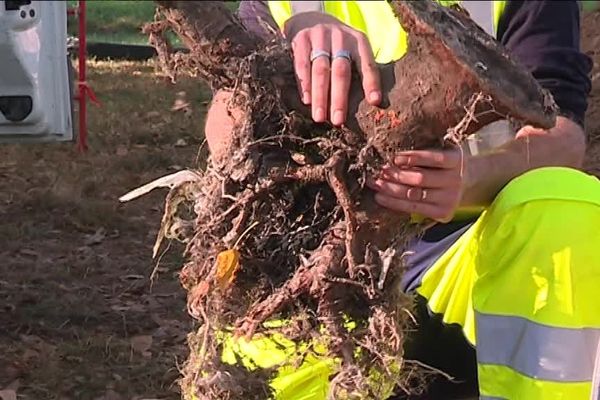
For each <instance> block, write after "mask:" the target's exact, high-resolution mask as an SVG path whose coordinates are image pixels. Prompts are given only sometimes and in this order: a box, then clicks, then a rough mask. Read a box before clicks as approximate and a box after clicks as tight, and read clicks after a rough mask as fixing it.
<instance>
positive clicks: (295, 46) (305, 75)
mask: <svg viewBox="0 0 600 400" xmlns="http://www.w3.org/2000/svg"><path fill="white" fill-rule="evenodd" d="M292 51H293V54H294V69H295V71H296V81H297V82H298V90H299V91H300V98H301V99H302V102H303V103H304V104H306V105H308V104H310V99H311V94H310V93H311V79H310V74H311V65H310V51H311V43H310V34H309V31H308V30H303V31H301V32H299V33H298V34H297V35H296V36H295V37H294V40H293V41H292Z"/></svg>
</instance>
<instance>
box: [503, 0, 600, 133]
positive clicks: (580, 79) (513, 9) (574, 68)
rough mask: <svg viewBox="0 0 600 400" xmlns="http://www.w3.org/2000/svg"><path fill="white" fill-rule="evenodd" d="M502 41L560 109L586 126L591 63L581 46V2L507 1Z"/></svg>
mask: <svg viewBox="0 0 600 400" xmlns="http://www.w3.org/2000/svg"><path fill="white" fill-rule="evenodd" d="M498 40H499V41H500V42H501V43H502V44H503V45H504V46H505V47H506V48H507V49H508V50H509V51H510V53H511V54H512V55H513V57H514V58H515V59H516V60H517V61H519V62H520V63H521V64H523V65H524V66H525V67H526V68H527V69H528V70H529V71H530V72H531V73H532V74H533V76H534V77H535V78H536V79H537V80H538V82H539V83H540V85H541V86H542V87H544V88H545V89H547V90H549V91H550V92H551V93H552V95H553V97H554V100H555V101H556V103H557V105H558V107H559V109H560V113H561V114H562V115H564V116H567V117H569V118H571V119H573V120H574V121H575V122H578V123H579V124H580V125H583V121H584V116H585V112H586V109H587V96H588V95H589V92H590V89H591V82H590V78H589V74H590V71H591V67H592V62H591V60H590V58H589V57H587V56H586V55H585V54H584V53H583V52H582V51H581V49H580V45H579V42H580V9H579V4H578V2H576V1H560V0H554V1H552V0H549V1H533V0H528V1H508V2H507V5H506V9H505V11H504V14H503V15H502V17H501V19H500V21H499V23H498Z"/></svg>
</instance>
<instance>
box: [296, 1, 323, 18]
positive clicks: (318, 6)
mask: <svg viewBox="0 0 600 400" xmlns="http://www.w3.org/2000/svg"><path fill="white" fill-rule="evenodd" d="M291 3H292V15H296V14H300V13H303V12H309V11H320V12H323V11H325V5H324V4H323V2H322V1H291Z"/></svg>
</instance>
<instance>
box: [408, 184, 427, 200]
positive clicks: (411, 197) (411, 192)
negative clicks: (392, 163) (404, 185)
mask: <svg viewBox="0 0 600 400" xmlns="http://www.w3.org/2000/svg"><path fill="white" fill-rule="evenodd" d="M416 190H418V191H419V195H418V196H415V195H414V194H415V191H416ZM424 191H425V190H424V189H421V188H418V187H410V188H408V190H407V191H406V199H407V200H410V201H422V200H423V192H424ZM425 197H427V195H425Z"/></svg>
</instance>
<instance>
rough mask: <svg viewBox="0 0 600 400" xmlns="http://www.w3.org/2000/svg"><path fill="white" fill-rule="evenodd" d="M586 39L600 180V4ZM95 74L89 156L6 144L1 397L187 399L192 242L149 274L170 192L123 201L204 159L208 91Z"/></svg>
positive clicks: (97, 70)
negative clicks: (182, 279) (188, 254)
mask: <svg viewBox="0 0 600 400" xmlns="http://www.w3.org/2000/svg"><path fill="white" fill-rule="evenodd" d="M582 39H583V41H582V45H583V49H584V50H585V51H586V52H587V53H588V54H589V55H590V56H591V57H592V58H593V60H594V61H595V64H596V65H595V66H594V70H593V72H592V79H593V88H592V93H591V96H590V109H589V113H588V119H587V127H586V130H587V133H588V136H589V139H590V147H589V151H588V157H587V161H586V169H587V170H588V171H590V172H591V173H593V174H595V175H597V176H600V12H595V13H590V14H587V15H586V16H585V17H584V23H583V35H582ZM89 82H90V84H91V86H92V87H93V88H94V89H95V90H96V93H97V95H98V97H99V98H100V100H101V101H102V107H101V108H95V107H93V106H92V107H91V115H90V141H91V143H90V145H91V150H90V151H89V152H88V153H87V154H78V153H77V152H76V150H75V146H73V145H72V144H61V145H43V146H31V145H27V146H2V147H0V154H1V157H0V215H2V220H1V222H0V243H2V246H1V247H0V255H1V256H2V258H1V260H2V264H1V267H0V272H1V275H0V349H2V351H1V352H0V398H1V399H3V400H5V399H10V398H14V397H9V396H11V395H12V394H13V392H14V394H18V396H19V399H25V400H28V399H31V400H46V399H49V400H50V399H65V400H66V399H77V400H79V399H81V400H87V399H90V400H125V399H137V400H141V399H162V400H165V399H178V398H180V395H179V393H178V386H177V384H176V380H177V379H178V378H179V376H180V374H179V371H178V366H179V363H181V362H183V361H184V360H185V358H186V357H187V353H188V348H187V345H186V343H185V341H186V335H187V334H188V333H189V332H191V331H192V330H193V327H192V323H191V320H190V318H189V316H188V314H187V311H186V308H185V293H184V290H183V289H182V288H181V286H180V283H179V281H178V277H177V274H178V271H179V268H180V267H181V263H182V260H181V259H179V258H178V254H181V251H180V250H181V249H180V248H176V247H175V246H176V245H175V244H173V245H172V247H171V250H172V251H169V252H168V253H167V254H166V255H165V256H164V257H163V258H162V259H161V262H160V263H159V266H158V269H157V271H158V277H157V278H156V279H155V280H154V281H152V280H151V279H150V276H151V273H152V271H153V270H154V269H155V266H156V260H152V259H151V254H152V245H153V243H154V238H155V236H156V233H157V230H158V228H159V224H160V219H161V215H162V210H163V202H164V197H165V196H164V195H165V192H164V191H158V192H157V193H152V194H149V195H147V196H144V197H143V198H141V199H139V200H136V201H135V202H132V203H130V204H125V205H120V204H119V203H118V200H117V199H118V197H119V196H120V195H122V194H124V193H125V192H127V191H129V190H130V189H133V188H135V187H137V186H140V185H141V184H143V183H146V182H148V181H150V180H152V179H154V178H156V177H159V176H162V175H165V174H167V173H170V172H173V171H174V170H176V169H179V168H180V167H181V166H184V167H188V166H192V165H195V164H196V160H197V159H202V157H201V156H200V157H198V154H197V153H198V148H199V147H200V144H201V138H199V135H200V134H199V132H201V129H200V126H201V123H202V113H203V111H204V109H203V107H204V105H205V102H206V100H207V98H208V94H207V92H205V91H203V90H202V88H200V87H199V86H198V85H197V84H196V83H195V82H193V81H190V80H186V79H182V80H181V81H180V82H179V83H178V84H177V85H175V86H174V85H172V84H170V83H169V82H168V81H167V80H165V79H164V78H162V77H160V76H157V75H156V74H155V73H154V66H153V65H152V64H139V63H137V64H134V63H101V62H93V63H91V68H90V78H89ZM181 92H185V98H184V94H183V93H181ZM188 101H189V103H190V104H191V105H192V106H189V105H186V103H187V102H188ZM174 104H175V105H177V107H175V108H176V109H177V110H175V111H173V110H172V108H173V105H174ZM190 107H191V108H190Z"/></svg>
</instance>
